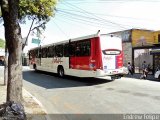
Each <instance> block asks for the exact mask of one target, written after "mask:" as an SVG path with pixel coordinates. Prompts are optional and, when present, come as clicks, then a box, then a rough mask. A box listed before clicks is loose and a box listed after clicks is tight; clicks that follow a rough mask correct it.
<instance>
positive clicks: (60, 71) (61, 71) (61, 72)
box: [58, 66, 64, 77]
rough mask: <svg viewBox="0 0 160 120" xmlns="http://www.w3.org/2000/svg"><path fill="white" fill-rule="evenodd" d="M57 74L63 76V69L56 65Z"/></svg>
mask: <svg viewBox="0 0 160 120" xmlns="http://www.w3.org/2000/svg"><path fill="white" fill-rule="evenodd" d="M58 76H59V77H63V76H64V69H63V67H62V66H59V67H58Z"/></svg>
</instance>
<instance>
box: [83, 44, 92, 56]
mask: <svg viewBox="0 0 160 120" xmlns="http://www.w3.org/2000/svg"><path fill="white" fill-rule="evenodd" d="M90 49H91V43H90V41H84V42H83V43H82V50H81V52H82V53H81V54H82V56H90V54H91V53H90V51H91V50H90Z"/></svg>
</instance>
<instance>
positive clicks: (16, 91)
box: [1, 0, 22, 102]
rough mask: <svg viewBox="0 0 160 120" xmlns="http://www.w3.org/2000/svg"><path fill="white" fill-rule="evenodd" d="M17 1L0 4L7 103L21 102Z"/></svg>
mask: <svg viewBox="0 0 160 120" xmlns="http://www.w3.org/2000/svg"><path fill="white" fill-rule="evenodd" d="M18 6H19V1H18V0H3V2H2V4H1V9H2V17H3V20H4V27H5V39H6V45H7V48H8V53H9V56H8V84H7V101H14V102H21V100H22V63H21V53H22V36H21V28H20V26H19V21H18Z"/></svg>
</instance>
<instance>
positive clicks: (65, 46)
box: [64, 44, 69, 57]
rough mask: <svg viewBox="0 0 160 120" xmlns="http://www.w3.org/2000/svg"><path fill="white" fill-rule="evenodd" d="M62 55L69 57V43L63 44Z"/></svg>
mask: <svg viewBox="0 0 160 120" xmlns="http://www.w3.org/2000/svg"><path fill="white" fill-rule="evenodd" d="M64 57H69V44H65V45H64Z"/></svg>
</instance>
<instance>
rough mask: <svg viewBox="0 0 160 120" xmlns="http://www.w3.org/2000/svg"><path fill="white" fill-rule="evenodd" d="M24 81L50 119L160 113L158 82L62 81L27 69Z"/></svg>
mask: <svg viewBox="0 0 160 120" xmlns="http://www.w3.org/2000/svg"><path fill="white" fill-rule="evenodd" d="M23 78H24V81H23V85H24V88H25V89H26V90H28V91H29V92H30V93H31V94H32V95H34V96H35V97H36V98H37V99H38V100H39V101H40V102H41V103H42V104H43V106H44V107H45V109H46V110H47V112H48V114H50V115H53V114H54V115H55V114H56V115H59V114H65V115H66V114H67V115H72V117H73V115H75V114H76V115H77V114H78V115H92V116H93V115H102V114H103V115H105V114H127V113H130V114H156V113H157V114H158V113H160V102H159V101H160V92H159V91H160V82H158V81H149V80H138V79H134V78H121V79H117V80H115V81H110V80H109V79H98V78H97V79H96V78H95V79H89V78H88V79H81V78H76V77H65V78H59V77H57V76H56V75H55V74H50V73H44V72H34V71H33V70H30V69H28V68H25V69H24V71H23ZM54 117H55V116H54ZM74 117H75V116H74ZM95 117H96V116H95ZM103 117H104V119H106V116H103ZM123 117H124V116H123ZM60 119H62V118H60ZM64 119H70V118H69V117H64ZM76 119H77V116H76ZM123 119H124V118H123ZM73 120H74V119H73ZM78 120H81V119H78ZM83 120H90V119H88V118H86V119H84V118H83ZM96 120H97V119H96ZM101 120H102V118H101Z"/></svg>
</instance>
